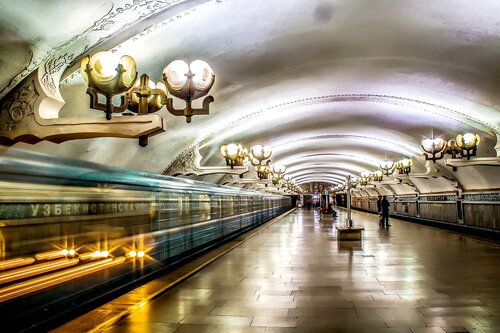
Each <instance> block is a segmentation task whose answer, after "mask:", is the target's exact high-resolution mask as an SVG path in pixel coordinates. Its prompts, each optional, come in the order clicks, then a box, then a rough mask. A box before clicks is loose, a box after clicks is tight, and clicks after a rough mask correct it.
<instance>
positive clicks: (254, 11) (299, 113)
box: [0, 0, 500, 192]
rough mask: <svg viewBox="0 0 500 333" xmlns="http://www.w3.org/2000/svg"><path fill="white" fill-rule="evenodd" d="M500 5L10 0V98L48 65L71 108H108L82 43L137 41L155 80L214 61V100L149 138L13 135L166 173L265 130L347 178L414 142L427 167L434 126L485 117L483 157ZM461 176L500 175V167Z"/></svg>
mask: <svg viewBox="0 0 500 333" xmlns="http://www.w3.org/2000/svg"><path fill="white" fill-rule="evenodd" d="M499 12H500V2H498V1H497V0H483V1H481V2H480V3H478V2H477V1H473V0H469V1H467V0H465V1H458V2H457V1H453V0H445V1H398V2H395V1H392V0H385V1H384V0H381V1H372V0H358V1H352V0H332V1H327V0H322V1H318V0H294V1H285V0H266V1H259V2H258V3H256V2H255V1H254V0H211V1H202V0H192V1H189V0H185V1H168V0H163V1H161V0H157V1H132V0H128V1H127V0H114V1H96V0H94V1H89V0H86V1H63V0H59V1H44V2H40V1H35V0H23V1H16V2H3V3H2V4H0V13H1V14H0V27H1V31H0V36H1V37H0V43H1V46H2V47H1V48H0V69H1V71H0V97H2V96H5V95H6V94H7V93H8V91H10V90H11V89H12V88H13V87H15V85H16V84H17V83H18V82H20V80H21V79H22V78H24V77H26V75H28V74H29V73H30V72H31V71H33V70H34V69H36V68H37V67H38V66H45V67H46V68H47V67H50V68H51V69H52V72H53V73H54V75H53V77H54V81H55V84H56V85H58V86H59V89H60V93H61V96H62V98H63V99H64V101H65V105H64V106H63V108H62V109H61V110H60V113H59V117H73V116H86V115H102V114H101V113H100V112H98V111H95V110H90V109H89V106H88V96H86V95H85V89H86V86H85V83H84V81H83V79H82V78H81V76H80V75H79V73H78V64H79V59H81V57H82V56H84V55H86V54H89V53H92V52H95V51H98V50H111V49H112V50H114V51H115V52H117V53H118V54H129V55H131V56H132V57H134V58H135V59H136V61H137V65H138V71H139V74H142V73H148V74H149V75H150V76H151V77H152V78H153V79H154V80H160V79H161V73H162V69H163V67H164V66H165V65H166V64H168V63H169V62H171V61H172V60H175V59H185V60H187V61H192V60H194V59H203V60H205V61H207V62H208V63H210V64H211V66H212V67H213V69H214V70H215V73H216V83H215V85H214V87H213V88H212V90H211V95H213V96H214V97H215V102H214V103H213V104H212V106H211V111H210V115H208V116H195V117H194V118H193V122H192V123H191V124H186V123H185V121H184V118H183V117H173V116H171V115H170V114H168V113H167V112H166V111H165V110H161V111H160V114H161V116H162V117H165V118H167V132H166V133H163V134H160V135H157V136H154V137H152V138H151V139H150V143H149V145H148V146H147V147H145V148H141V147H139V146H138V145H137V142H136V141H135V140H124V139H114V138H99V139H87V140H75V141H68V142H64V143H61V144H53V143H50V142H41V143H38V144H36V145H33V146H30V145H26V144H17V146H19V147H23V148H27V149H34V150H38V151H44V152H48V153H51V154H56V155H64V156H71V157H76V158H80V159H85V160H91V161H94V162H98V163H104V164H109V165H114V166H117V167H128V168H135V169H141V170H147V171H151V172H157V173H162V172H163V171H164V170H165V169H167V168H168V166H169V165H171V164H172V163H173V162H174V161H175V160H176V159H178V158H179V157H181V156H182V154H183V152H185V151H186V150H187V149H189V148H190V147H194V146H199V147H200V151H201V152H202V154H203V156H204V159H203V161H202V163H203V164H204V165H223V164H224V161H223V160H222V158H221V157H220V155H219V152H218V151H219V146H220V144H222V143H227V142H238V143H241V144H243V145H245V146H247V147H249V146H251V145H254V144H265V145H269V146H270V147H272V149H273V155H272V162H273V163H275V164H284V165H286V166H287V167H288V173H289V174H290V175H291V176H292V177H293V178H294V179H295V180H296V182H297V183H299V184H307V183H310V182H328V183H332V184H339V183H341V182H343V180H344V179H345V176H346V175H348V174H351V175H358V174H359V173H360V172H361V171H364V170H369V171H372V170H375V169H377V168H378V162H379V161H380V160H383V159H384V158H389V159H398V158H401V157H412V158H413V159H414V161H415V166H414V172H416V173H423V172H425V171H426V168H425V161H424V159H423V157H422V154H421V153H422V151H421V148H420V142H421V141H422V139H424V138H425V137H429V136H431V135H432V134H433V135H434V136H442V137H445V138H447V139H450V138H453V137H454V136H455V135H456V134H457V133H458V132H466V131H475V132H477V133H479V134H480V136H481V139H482V141H481V146H480V148H479V152H478V155H479V156H485V157H486V156H496V154H497V152H496V151H495V146H497V149H498V150H499V151H500V148H499V147H498V139H497V137H498V136H499V133H500V112H499V111H498V109H499V107H500V93H499V92H500V89H499V86H500V84H499V83H500V16H499V15H498V13H499ZM439 163H440V164H441V165H443V162H442V161H441V162H439ZM476 174H480V177H477V178H475V179H474V180H473V181H472V180H471V177H470V176H471V175H476ZM453 177H454V178H456V179H457V180H458V181H459V183H460V184H462V185H463V186H464V187H465V188H467V189H474V188H478V189H480V188H490V189H498V188H500V180H499V178H500V177H498V171H497V169H496V168H495V167H484V166H478V167H467V168H460V169H459V170H458V171H457V172H456V173H454V174H453ZM221 178H222V176H206V177H203V179H205V180H208V181H213V182H218V181H220V180H221ZM431 180H432V179H431ZM419 182H420V183H419ZM421 183H422V180H417V181H416V182H414V184H418V186H419V187H420V189H424V190H425V191H429V192H430V191H433V189H432V188H433V187H432V186H429V185H428V184H427V185H426V184H421ZM445 183H446V182H443V181H439V182H436V184H438V185H439V187H440V188H441V189H443V191H445V190H449V189H450V188H453V186H452V185H449V184H448V185H443V184H445ZM445 186H450V187H449V188H448V189H446V188H445ZM434 190H435V189H434ZM436 191H439V190H436Z"/></svg>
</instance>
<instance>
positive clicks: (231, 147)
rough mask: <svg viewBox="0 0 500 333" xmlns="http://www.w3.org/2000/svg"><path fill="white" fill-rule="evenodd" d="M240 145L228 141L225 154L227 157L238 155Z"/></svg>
mask: <svg viewBox="0 0 500 333" xmlns="http://www.w3.org/2000/svg"><path fill="white" fill-rule="evenodd" d="M240 147H241V146H240V145H236V144H234V143H230V144H228V145H227V146H226V150H227V156H228V157H229V158H236V157H237V156H238V153H239V151H240Z"/></svg>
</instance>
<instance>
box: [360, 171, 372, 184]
mask: <svg viewBox="0 0 500 333" xmlns="http://www.w3.org/2000/svg"><path fill="white" fill-rule="evenodd" d="M370 179H371V177H370V173H369V172H367V171H363V172H361V177H360V178H358V183H359V184H360V185H368V182H369V181H370Z"/></svg>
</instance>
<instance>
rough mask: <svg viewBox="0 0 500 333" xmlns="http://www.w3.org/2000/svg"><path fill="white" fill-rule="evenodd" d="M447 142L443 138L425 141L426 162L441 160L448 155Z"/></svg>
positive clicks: (423, 142)
mask: <svg viewBox="0 0 500 333" xmlns="http://www.w3.org/2000/svg"><path fill="white" fill-rule="evenodd" d="M446 147H447V142H446V141H445V140H443V139H442V138H435V139H425V140H423V141H422V149H423V150H424V157H425V160H426V161H430V160H432V162H434V163H436V160H440V159H442V158H443V157H444V154H445V153H446Z"/></svg>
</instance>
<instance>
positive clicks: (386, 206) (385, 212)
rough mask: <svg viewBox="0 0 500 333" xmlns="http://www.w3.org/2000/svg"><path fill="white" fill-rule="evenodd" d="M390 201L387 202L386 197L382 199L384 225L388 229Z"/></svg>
mask: <svg viewBox="0 0 500 333" xmlns="http://www.w3.org/2000/svg"><path fill="white" fill-rule="evenodd" d="M390 205H391V204H390V203H389V200H387V197H386V196H385V195H384V197H383V198H382V225H385V226H386V227H389V226H390V224H389V207H390Z"/></svg>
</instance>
